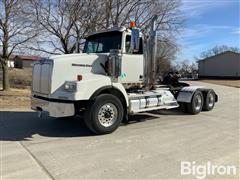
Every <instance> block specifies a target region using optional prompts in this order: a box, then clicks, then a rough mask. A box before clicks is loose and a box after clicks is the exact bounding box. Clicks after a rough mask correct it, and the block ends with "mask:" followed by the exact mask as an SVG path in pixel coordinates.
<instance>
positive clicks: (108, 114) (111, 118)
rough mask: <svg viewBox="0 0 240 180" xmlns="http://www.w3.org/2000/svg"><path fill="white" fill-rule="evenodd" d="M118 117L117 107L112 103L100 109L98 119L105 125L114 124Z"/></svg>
mask: <svg viewBox="0 0 240 180" xmlns="http://www.w3.org/2000/svg"><path fill="white" fill-rule="evenodd" d="M117 117H118V110H117V107H116V106H115V105H114V104H112V103H107V104H104V105H103V106H101V107H100V109H99V111H98V121H99V123H100V124H101V125H102V126H104V127H109V126H111V125H113V124H114V123H115V122H116V120H117Z"/></svg>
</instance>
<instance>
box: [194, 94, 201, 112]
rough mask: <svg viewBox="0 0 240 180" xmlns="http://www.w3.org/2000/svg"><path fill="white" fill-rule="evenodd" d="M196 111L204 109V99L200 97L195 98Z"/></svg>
mask: <svg viewBox="0 0 240 180" xmlns="http://www.w3.org/2000/svg"><path fill="white" fill-rule="evenodd" d="M194 103H195V109H196V110H197V111H199V110H200V109H201V107H202V98H201V96H200V95H197V96H195V101H194Z"/></svg>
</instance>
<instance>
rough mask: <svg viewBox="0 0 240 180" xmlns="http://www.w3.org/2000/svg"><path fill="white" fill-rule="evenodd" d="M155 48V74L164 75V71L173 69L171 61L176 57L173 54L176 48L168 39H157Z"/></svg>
mask: <svg viewBox="0 0 240 180" xmlns="http://www.w3.org/2000/svg"><path fill="white" fill-rule="evenodd" d="M157 49H158V52H157V62H158V63H157V74H158V75H160V76H164V75H165V74H166V73H168V72H169V71H171V70H172V69H173V64H172V62H173V61H174V60H175V58H176V57H175V55H176V52H177V50H178V48H177V46H176V45H175V44H172V43H171V41H169V40H165V41H160V40H159V41H158V48H157Z"/></svg>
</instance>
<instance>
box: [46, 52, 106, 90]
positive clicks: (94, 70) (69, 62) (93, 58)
mask: <svg viewBox="0 0 240 180" xmlns="http://www.w3.org/2000/svg"><path fill="white" fill-rule="evenodd" d="M107 58H108V55H107V54H86V53H84V54H67V55H58V56H52V57H51V58H50V59H52V61H53V69H52V81H51V82H52V84H51V86H52V88H51V91H52V92H54V91H56V90H57V89H58V88H61V87H62V86H63V84H64V82H65V81H75V80H77V75H82V76H83V79H84V74H85V77H86V76H87V75H89V74H101V75H105V71H104V69H103V68H102V66H101V63H102V64H105V62H106V61H107Z"/></svg>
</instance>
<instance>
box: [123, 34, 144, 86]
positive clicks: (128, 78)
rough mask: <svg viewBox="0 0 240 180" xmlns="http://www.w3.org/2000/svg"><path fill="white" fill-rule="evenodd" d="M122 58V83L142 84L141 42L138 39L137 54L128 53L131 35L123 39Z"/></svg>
mask: <svg viewBox="0 0 240 180" xmlns="http://www.w3.org/2000/svg"><path fill="white" fill-rule="evenodd" d="M124 39H125V40H124V43H123V45H124V47H123V56H122V75H121V82H122V83H139V82H142V80H141V79H142V76H143V42H142V38H140V48H139V51H138V52H130V44H131V35H128V34H127V35H126V36H125V38H124Z"/></svg>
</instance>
